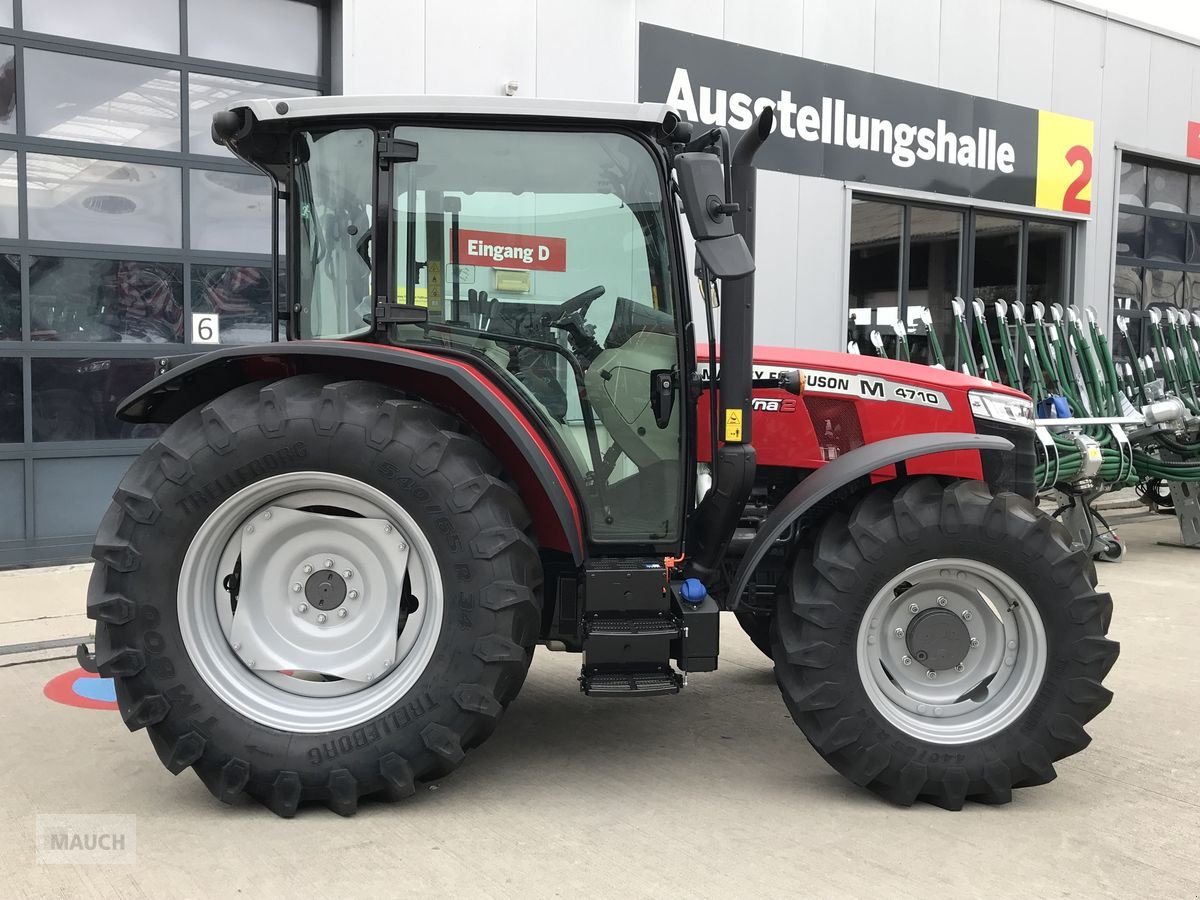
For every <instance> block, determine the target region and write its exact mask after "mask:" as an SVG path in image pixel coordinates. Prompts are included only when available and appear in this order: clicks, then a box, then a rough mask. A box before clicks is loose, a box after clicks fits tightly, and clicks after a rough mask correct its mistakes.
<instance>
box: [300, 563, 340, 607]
mask: <svg viewBox="0 0 1200 900" xmlns="http://www.w3.org/2000/svg"><path fill="white" fill-rule="evenodd" d="M304 596H305V597H306V598H308V602H309V603H311V604H312V605H313V606H315V607H316V608H317V609H319V610H323V611H324V612H329V610H331V609H337V608H338V607H339V606H341V605H342V603H344V602H345V600H346V579H345V578H343V577H342V576H341V575H339V574H338V573H337V572H335V571H333V570H332V569H322V570H321V571H320V572H313V573H312V575H310V576H308V581H307V582H306V583H305V585H304Z"/></svg>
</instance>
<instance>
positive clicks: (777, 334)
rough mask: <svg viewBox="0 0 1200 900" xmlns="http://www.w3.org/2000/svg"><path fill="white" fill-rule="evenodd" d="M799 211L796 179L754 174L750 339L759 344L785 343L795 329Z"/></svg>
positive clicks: (787, 342)
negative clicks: (755, 215) (755, 220)
mask: <svg viewBox="0 0 1200 900" xmlns="http://www.w3.org/2000/svg"><path fill="white" fill-rule="evenodd" d="M801 215H802V208H801V206H800V177H799V176H797V175H786V174H784V173H782V172H759V173H758V228H757V231H756V233H755V240H756V242H757V246H756V247H755V252H754V261H755V263H756V270H755V275H754V297H755V317H754V337H755V340H756V341H757V342H758V343H760V344H780V343H784V344H785V345H786V344H789V343H791V341H792V336H793V335H794V334H795V333H796V316H797V308H798V306H800V305H801V304H800V302H799V297H798V295H797V293H796V274H797V267H798V266H800V265H803V263H804V262H805V260H803V259H800V258H797V253H796V227H797V222H798V221H799V219H800V216H801Z"/></svg>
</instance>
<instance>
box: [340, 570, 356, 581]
mask: <svg viewBox="0 0 1200 900" xmlns="http://www.w3.org/2000/svg"><path fill="white" fill-rule="evenodd" d="M342 577H343V578H345V579H346V580H347V581H349V580H350V579H351V578H353V577H354V573H353V572H351V571H350V570H349V569H346V570H344V571H343V572H342Z"/></svg>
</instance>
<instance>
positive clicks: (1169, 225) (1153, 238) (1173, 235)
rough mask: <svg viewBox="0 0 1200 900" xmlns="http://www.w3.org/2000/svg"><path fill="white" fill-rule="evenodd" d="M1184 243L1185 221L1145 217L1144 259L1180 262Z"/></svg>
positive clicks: (1185, 238) (1183, 251) (1185, 235)
mask: <svg viewBox="0 0 1200 900" xmlns="http://www.w3.org/2000/svg"><path fill="white" fill-rule="evenodd" d="M1186 244H1187V223H1186V222H1181V221H1178V220H1177V219H1159V218H1157V217H1155V216H1148V217H1147V218H1146V259H1153V260H1159V261H1161V262H1175V263H1182V262H1183V260H1184V254H1185V246H1186Z"/></svg>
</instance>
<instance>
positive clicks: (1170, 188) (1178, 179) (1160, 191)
mask: <svg viewBox="0 0 1200 900" xmlns="http://www.w3.org/2000/svg"><path fill="white" fill-rule="evenodd" d="M1147 181H1148V182H1149V190H1148V197H1149V200H1150V203H1149V205H1150V208H1151V209H1162V210H1166V211H1169V212H1178V213H1181V212H1183V211H1184V210H1185V209H1187V189H1188V176H1187V173H1186V172H1179V171H1176V170H1175V169H1150V170H1149V173H1148V178H1147Z"/></svg>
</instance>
